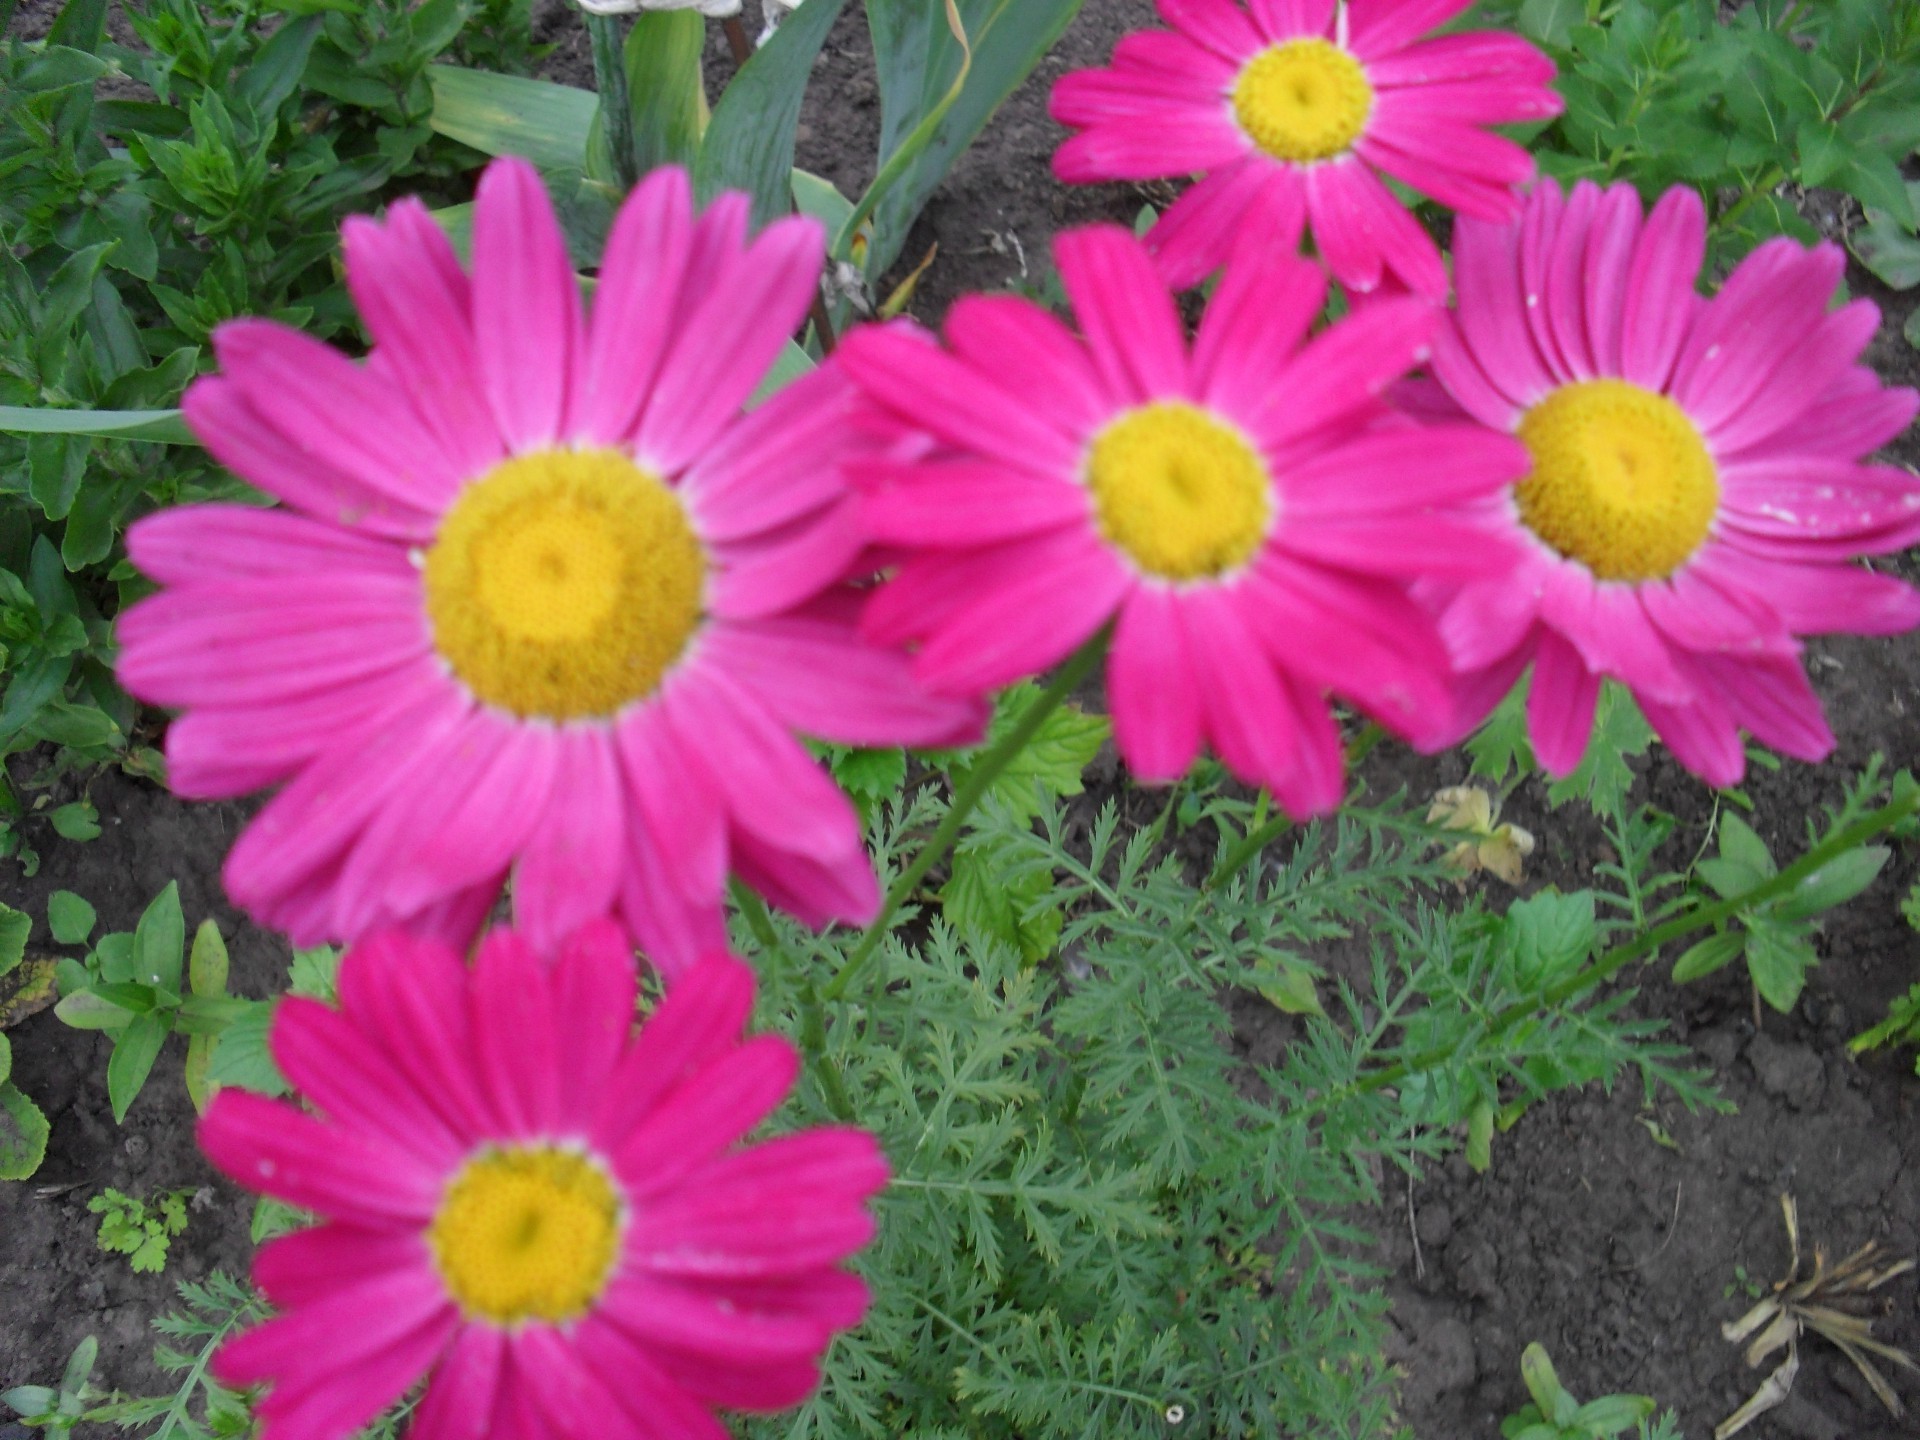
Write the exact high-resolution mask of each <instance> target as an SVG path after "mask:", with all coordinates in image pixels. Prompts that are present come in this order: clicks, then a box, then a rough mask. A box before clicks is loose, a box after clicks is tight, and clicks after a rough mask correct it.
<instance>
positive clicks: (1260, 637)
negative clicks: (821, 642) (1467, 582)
mask: <svg viewBox="0 0 1920 1440" xmlns="http://www.w3.org/2000/svg"><path fill="white" fill-rule="evenodd" d="M1056 253H1057V258H1058V261H1059V266H1060V272H1061V275H1062V277H1063V278H1064V280H1065V282H1066V288H1067V293H1068V295H1069V296H1070V297H1071V299H1072V301H1073V306H1074V310H1075V313H1076V315H1077V316H1078V319H1079V322H1080V327H1081V331H1082V335H1081V336H1076V335H1074V334H1073V333H1072V332H1070V331H1069V330H1068V329H1067V328H1066V327H1065V326H1064V325H1062V324H1061V323H1060V322H1059V321H1057V320H1055V319H1054V318H1053V317H1052V316H1050V315H1048V314H1047V313H1046V312H1045V311H1044V310H1041V309H1039V308H1038V307H1037V306H1034V305H1032V304H1029V303H1027V302H1026V301H1024V300H1020V299H1016V298H1013V297H1009V296H1000V297H983V296H975V297H972V298H969V299H965V300H962V301H961V302H960V303H959V304H957V305H956V306H954V308H953V310H952V312H951V313H950V315H949V317H948V320H947V326H946V331H945V338H946V348H942V347H941V346H939V345H938V344H936V343H934V342H933V340H932V338H931V337H929V336H927V335H925V334H924V333H921V332H917V331H915V330H912V329H910V328H907V327H902V326H895V327H887V328H869V329H864V330H861V331H858V332H856V333H855V334H854V335H852V336H851V337H849V338H848V340H847V341H846V343H845V344H844V345H843V346H842V347H841V352H840V353H841V358H842V361H843V363H844V365H845V367H846V369H847V370H848V372H849V373H850V374H851V375H852V376H853V378H854V379H855V380H856V381H857V382H858V383H859V384H860V386H861V388H862V389H863V390H865V391H866V392H867V394H868V395H869V396H870V397H872V399H873V400H874V401H875V402H876V403H877V404H878V405H880V406H882V407H884V408H885V409H887V410H889V411H891V412H892V413H893V414H894V415H896V416H897V417H898V419H899V420H900V422H901V423H902V424H903V425H906V426H909V427H913V428H917V429H919V430H922V431H925V432H927V433H929V434H930V435H932V436H934V437H935V438H936V439H937V441H938V442H939V444H940V445H941V446H942V447H944V448H943V449H941V450H939V451H936V452H934V453H932V454H930V455H928V456H927V457H926V458H925V459H923V460H920V461H917V462H911V463H900V462H885V463H883V462H873V463H863V464H860V465H857V466H855V467H854V474H855V478H856V480H857V481H858V482H859V483H860V484H861V485H862V487H863V488H864V489H865V490H866V491H867V492H868V494H869V497H870V498H869V500H868V502H867V505H866V508H865V511H864V516H863V519H864V523H865V525H866V526H867V528H868V530H869V532H870V533H871V534H872V536H873V537H874V538H875V539H876V540H877V541H879V542H881V543H883V544H886V545H891V546H896V547H899V548H900V550H901V551H902V552H904V554H905V557H906V558H905V559H904V560H903V561H902V563H901V564H900V566H899V570H898V573H897V575H896V576H895V577H894V578H893V580H892V581H891V582H890V583H889V584H888V585H887V586H886V587H885V588H884V589H883V590H882V591H881V592H880V593H879V595H878V596H877V597H875V599H874V600H873V602H872V604H871V605H870V606H869V608H868V610H867V614H866V622H865V623H866V626H867V629H868V631H869V633H870V634H872V635H873V636H874V637H875V638H876V639H878V640H881V641H883V642H886V643H894V642H899V641H904V640H917V641H920V642H922V643H921V645H920V648H919V650H918V651H917V654H916V658H915V666H916V673H917V674H918V675H919V677H920V678H921V679H922V680H923V681H924V682H925V683H926V684H927V685H929V686H930V687H933V688H936V689H941V690H946V691H950V692H955V693H966V692H969V691H972V690H977V689H983V688H987V687H991V686H996V685H1002V684H1005V683H1007V682H1008V681H1011V680H1014V679H1017V678H1018V677H1020V676H1023V675H1029V674H1032V673H1034V672H1036V671H1039V670H1042V669H1044V668H1045V667H1047V666H1049V665H1051V664H1053V663H1054V662H1056V661H1058V660H1060V659H1061V658H1062V657H1063V656H1065V655H1067V654H1068V653H1069V652H1070V651H1072V650H1073V649H1074V648H1075V647H1076V646H1078V645H1080V644H1081V643H1082V642H1084V641H1085V640H1087V639H1088V638H1089V637H1090V636H1092V635H1093V634H1094V633H1095V632H1097V631H1098V630H1099V629H1100V628H1101V627H1102V626H1103V625H1105V624H1107V622H1108V621H1109V620H1115V619H1116V618H1117V628H1116V630H1115V633H1114V637H1113V655H1112V664H1111V667H1110V669H1109V672H1108V684H1109V691H1110V696H1109V698H1110V701H1111V706H1112V711H1113V722H1114V730H1115V735H1116V738H1117V740H1118V744H1119V747H1120V752H1121V754H1122V756H1124V757H1125V759H1126V760H1127V762H1128V764H1129V765H1131V766H1132V767H1133V769H1134V770H1135V771H1136V773H1138V774H1139V775H1141V776H1142V777H1143V778H1146V779H1150V780H1166V779H1171V778H1174V777H1177V776H1179V775H1181V774H1182V773H1184V772H1185V770H1186V769H1187V767H1188V765H1189V764H1190V763H1191V762H1192V760H1193V758H1194V755H1195V753H1196V752H1197V750H1198V748H1199V746H1200V743H1201V740H1202V738H1203V737H1204V738H1205V739H1206V740H1207V741H1208V742H1209V743H1211V745H1212V746H1213V748H1214V749H1215V750H1216V751H1217V752H1218V754H1219V755H1220V757H1221V758H1222V759H1223V760H1224V761H1225V762H1226V764H1227V765H1228V766H1229V767H1231V768H1232V769H1233V770H1234V771H1236V772H1237V773H1238V774H1240V775H1241V776H1243V777H1244V778H1246V779H1248V780H1251V781H1254V782H1256V783H1259V784H1263V785H1266V786H1268V787H1270V788H1271V790H1272V791H1273V793H1274V795H1275V796H1276V797H1277V798H1278V799H1279V800H1280V801H1281V802H1282V803H1283V804H1284V805H1285V806H1286V808H1287V809H1288V810H1290V811H1291V812H1293V813H1295V814H1310V813H1319V812H1323V811H1326V810H1328V809H1330V808H1332V807H1333V806H1334V805H1336V804H1337V803H1338V802H1339V800H1340V798H1341V793H1342V775H1341V749H1340V743H1339V737H1338V734H1337V732H1336V730H1335V727H1334V722H1333V718H1332V716H1331V714H1330V713H1329V710H1328V706H1327V701H1326V694H1327V692H1329V691H1331V692H1333V693H1334V694H1336V695H1340V696H1343V697H1345V698H1347V699H1349V700H1352V701H1353V702H1354V703H1355V704H1357V705H1360V706H1362V707H1364V708H1365V709H1367V710H1370V711H1371V712H1373V713H1374V714H1376V715H1378V716H1379V717H1380V718H1381V719H1382V720H1383V721H1384V722H1386V723H1387V724H1389V725H1391V726H1393V727H1394V728H1396V729H1398V730H1400V731H1402V732H1406V733H1413V734H1419V733H1422V732H1423V731H1424V729H1425V727H1427V726H1428V725H1430V724H1432V723H1433V722H1434V721H1436V720H1439V719H1443V718H1444V712H1445V709H1446V698H1445V693H1444V685H1443V683H1442V681H1441V679H1440V676H1441V675H1443V674H1444V671H1445V659H1444V654H1443V652H1442V650H1441V648H1440V647H1439V645H1438V643H1437V640H1436V637H1435V635H1434V633H1433V631H1432V629H1431V628H1430V626H1429V624H1428V623H1427V621H1426V620H1425V619H1424V618H1423V616H1422V615H1421V614H1420V612H1419V610H1418V609H1417V607H1416V606H1415V605H1414V604H1413V603H1412V602H1411V601H1410V600H1409V598H1408V596H1407V594H1406V590H1405V586H1406V582H1407V581H1408V580H1409V579H1410V578H1411V577H1413V576H1417V575H1428V574H1443V575H1454V576H1467V575H1476V574H1481V573H1484V572H1485V571H1486V570H1487V569H1489V568H1495V567H1498V566H1499V565H1501V564H1502V563H1504V560H1505V558H1506V556H1507V550H1506V547H1505V546H1504V545H1503V544H1502V543H1500V542H1499V541H1498V540H1497V539H1496V538H1495V537H1492V536H1491V535H1490V534H1489V533H1488V532H1487V531H1486V530H1485V529H1483V528H1480V527H1479V525H1478V523H1477V522H1476V521H1474V520H1473V519H1471V518H1470V517H1469V516H1468V515H1467V514H1466V513H1465V507H1467V506H1470V505H1472V504H1473V503H1474V502H1479V501H1483V500H1485V499H1486V497H1488V496H1491V495H1493V494H1495V493H1497V492H1498V491H1499V490H1500V489H1501V488H1503V487H1504V486H1505V484H1506V483H1507V482H1509V481H1510V480H1512V479H1513V478H1514V477H1515V476H1516V475H1518V474H1519V473H1520V471H1521V470H1522V469H1523V468H1524V466H1525V463H1526V456H1525V454H1524V452H1523V451H1522V450H1521V448H1520V447H1519V446H1518V445H1517V444H1515V443H1514V442H1513V441H1511V440H1509V439H1508V438H1507V437H1505V436H1495V435H1492V434H1489V433H1488V432H1487V431H1485V430H1483V429H1481V428H1479V427H1477V426H1469V425H1459V424H1455V425H1450V426H1445V425H1443V426H1441V427H1439V428H1437V429H1432V430H1422V429H1419V428H1417V427H1414V426H1412V425H1408V424H1405V423H1404V422H1403V423H1401V424H1399V425H1393V424H1390V423H1389V424H1384V425H1383V424H1382V423H1381V415H1382V407H1381V406H1380V405H1379V403H1378V400H1377V398H1376V397H1377V396H1378V395H1379V393H1380V391H1381V390H1382V389H1383V388H1384V387H1385V386H1386V385H1388V384H1389V383H1390V382H1392V381H1393V380H1394V379H1395V378H1396V377H1398V376H1399V375H1400V374H1401V373H1402V372H1403V371H1405V370H1406V369H1407V368H1408V367H1409V366H1410V365H1412V364H1413V363H1415V361H1416V360H1417V359H1419V358H1420V357H1421V356H1423V355H1424V354H1425V353H1426V347H1427V343H1428V338H1429V336H1430V335H1431V333H1432V331H1433V328H1434V325H1435V323H1436V320H1437V312H1436V311H1435V309H1434V307H1432V306H1430V305H1428V304H1426V303H1425V302H1424V301H1419V300H1409V299H1400V300H1381V301H1379V302H1377V303H1375V304H1374V305H1372V306H1370V307H1369V308H1368V309H1367V311H1366V312H1365V313H1364V314H1361V315H1357V316H1354V317H1351V318H1349V319H1347V320H1344V321H1342V322H1340V323H1339V324H1337V325H1335V326H1333V327H1332V328H1331V329H1330V330H1328V331H1327V332H1325V333H1324V334H1322V335H1320V336H1318V337H1317V338H1315V339H1313V340H1311V341H1308V340H1307V338H1306V337H1307V331H1308V327H1309V326H1310V325H1311V324H1312V323H1313V321H1314V319H1315V317H1316V316H1317V315H1318V314H1319V313H1320V308H1321V305H1322V303H1323V301H1324V299H1325V296H1326V281H1325V278H1324V277H1323V275H1322V274H1321V272H1320V270H1319V268H1318V267H1316V266H1314V265H1312V264H1310V263H1308V262H1306V261H1304V260H1300V259H1298V258H1296V257H1292V256H1269V255H1266V254H1265V253H1264V252H1263V251H1262V250H1261V248H1260V247H1259V246H1258V245H1257V243H1256V244H1250V245H1249V246H1248V247H1247V248H1245V249H1243V250H1241V251H1240V252H1238V254H1237V255H1236V258H1235V260H1234V262H1233V263H1232V264H1231V265H1229V266H1228V268H1227V272H1226V275H1225V277H1224V279H1223V280H1222V282H1221V285H1220V288H1219V290H1218V291H1217V293H1216V294H1215V296H1214V298H1213V300H1212V303H1211V304H1210V306H1209V307H1208V310H1207V314H1206V318H1205V320H1204V321H1203V322H1202V323H1201V326H1200V330H1199V334H1198V336H1197V337H1196V339H1195V341H1194V343H1193V345H1192V348H1191V349H1189V347H1188V344H1187V340H1186V336H1185V334H1184V333H1183V331H1182V328H1181V324H1180V318H1179V315H1178V313H1177V312H1176V310H1175V308H1174V303H1173V297H1172V296H1171V295H1170V294H1169V293H1168V291H1167V287H1166V284H1165V282H1164V281H1162V280H1161V279H1160V277H1159V276H1158V275H1157V274H1156V273H1155V271H1154V268H1153V263H1152V261H1151V259H1150V258H1149V256H1148V254H1147V252H1146V250H1145V249H1144V248H1143V247H1142V246H1141V244H1140V243H1139V242H1138V241H1137V240H1135V239H1134V238H1133V236H1132V235H1130V234H1128V233H1127V232H1126V231H1124V230H1121V229H1117V228H1114V227H1111V226H1101V227H1096V228H1093V229H1087V230H1080V231H1075V232H1071V233H1069V234H1066V235H1063V236H1062V237H1061V238H1060V240H1059V242H1058V245H1057V252H1056Z"/></svg>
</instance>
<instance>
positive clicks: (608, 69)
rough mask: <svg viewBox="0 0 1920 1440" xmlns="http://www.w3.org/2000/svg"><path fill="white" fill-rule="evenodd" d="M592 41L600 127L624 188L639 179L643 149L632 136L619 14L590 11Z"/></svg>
mask: <svg viewBox="0 0 1920 1440" xmlns="http://www.w3.org/2000/svg"><path fill="white" fill-rule="evenodd" d="M586 18H587V38H588V40H589V41H591V42H592V45H593V84H594V88H595V89H596V90H598V91H599V92H600V128H601V131H602V133H603V134H605V135H606V137H607V149H608V150H609V151H611V152H612V155H613V173H614V174H615V175H616V176H617V177H618V178H619V181H620V188H621V190H622V191H627V190H631V189H633V187H634V186H635V185H637V184H639V183H640V151H639V148H638V146H637V145H636V144H635V142H634V138H633V97H632V95H631V94H629V93H628V90H627V55H626V50H627V39H626V33H625V27H624V25H623V24H622V22H621V20H620V17H619V16H618V15H595V14H593V13H591V12H588V14H587V17H586Z"/></svg>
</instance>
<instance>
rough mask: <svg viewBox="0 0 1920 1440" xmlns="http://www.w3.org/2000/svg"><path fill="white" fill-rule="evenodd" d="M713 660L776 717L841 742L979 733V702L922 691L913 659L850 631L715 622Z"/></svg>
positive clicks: (951, 739) (925, 740) (938, 739)
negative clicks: (719, 624) (973, 703)
mask: <svg viewBox="0 0 1920 1440" xmlns="http://www.w3.org/2000/svg"><path fill="white" fill-rule="evenodd" d="M710 645H711V652H710V653H711V654H712V656H713V659H714V663H715V664H716V665H719V666H722V667H723V668H725V670H726V672H727V673H728V675H730V676H732V677H733V678H734V679H735V680H737V681H738V682H739V683H740V684H741V686H742V687H743V688H745V689H747V690H748V691H750V692H752V693H753V694H755V695H757V696H758V697H759V698H760V699H761V701H762V702H763V703H764V704H765V705H766V706H767V708H768V709H769V710H771V711H772V712H773V713H774V714H775V715H776V716H777V717H778V718H779V720H780V723H781V724H783V725H785V726H788V727H789V728H791V729H793V730H797V731H799V732H800V733H802V734H805V735H813V736H817V737H819V738H821V739H828V740H832V741H834V742H835V743H837V744H843V745H915V746H924V745H953V744H957V743H969V742H968V741H967V740H966V739H965V738H963V737H970V736H972V735H974V734H975V733H976V732H977V729H978V727H979V724H980V711H979V709H978V707H976V706H973V705H970V704H968V703H966V702H964V701H956V700H953V699H950V698H947V697H944V696H936V695H931V694H928V693H927V692H926V691H925V690H923V689H921V688H920V686H919V685H918V684H917V683H916V682H915V681H914V679H913V673H912V660H911V659H910V657H908V656H907V655H905V654H902V653H900V652H898V651H894V650H883V649H880V648H878V647H876V646H873V645H868V644H866V643H864V642H862V641H861V640H860V639H859V637H858V636H857V635H856V634H855V633H854V632H853V631H851V630H850V629H847V628H845V627H843V626H839V625H830V624H825V623H822V622H820V621H817V620H811V619H804V618H783V619H777V620H759V621H749V622H742V623H739V624H734V625H724V626H716V627H715V629H714V632H713V635H712V638H711V641H710Z"/></svg>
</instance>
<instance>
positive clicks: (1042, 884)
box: [940, 846, 1062, 962]
mask: <svg viewBox="0 0 1920 1440" xmlns="http://www.w3.org/2000/svg"><path fill="white" fill-rule="evenodd" d="M1052 888H1053V883H1052V877H1051V876H1049V875H1048V874H1047V873H1046V872H1045V871H1038V872H1031V873H1028V874H1024V875H1018V876H1015V875H1010V874H1008V873H1007V872H1005V870H1004V869H1003V868H1002V867H1001V866H999V865H997V864H996V863H995V857H994V854H993V852H992V851H991V850H990V849H989V848H987V847H984V846H981V847H972V848H966V849H962V850H961V851H960V852H959V853H958V854H956V855H955V856H954V858H953V873H952V876H951V878H949V879H948V881H947V883H946V884H945V885H944V886H943V887H942V888H941V891H940V903H941V907H942V909H943V910H944V912H945V914H946V917H947V922H948V923H949V924H951V925H952V926H953V927H954V928H955V929H956V930H958V931H960V932H961V933H962V934H964V935H968V936H971V937H972V938H974V939H976V940H997V941H999V942H1000V943H1001V944H1003V945H1007V946H1010V947H1012V948H1013V949H1015V950H1018V951H1019V952H1020V956H1021V958H1022V959H1023V960H1027V961H1029V962H1031V961H1035V960H1039V959H1041V958H1043V957H1044V956H1046V955H1047V954H1048V953H1050V952H1051V951H1052V949H1053V947H1054V944H1055V943H1056V942H1057V941H1058V940H1059V938H1060V927H1061V923H1062V917H1061V914H1060V910H1059V907H1057V906H1046V907H1043V908H1039V909H1035V908H1034V907H1035V906H1036V904H1037V902H1039V901H1041V900H1043V899H1045V898H1046V896H1047V894H1048V893H1049V892H1050V891H1051V890H1052Z"/></svg>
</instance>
